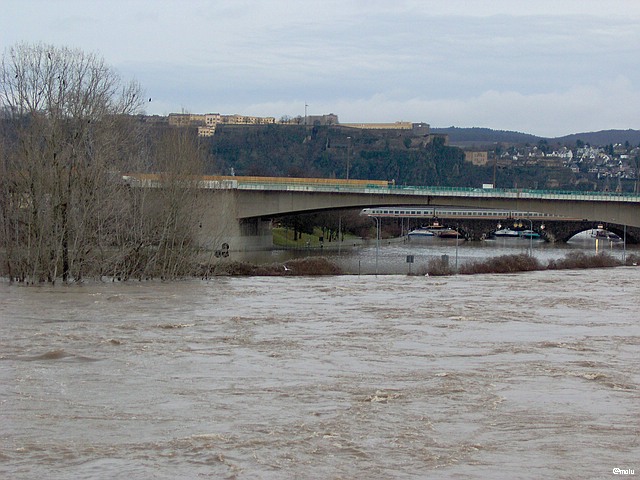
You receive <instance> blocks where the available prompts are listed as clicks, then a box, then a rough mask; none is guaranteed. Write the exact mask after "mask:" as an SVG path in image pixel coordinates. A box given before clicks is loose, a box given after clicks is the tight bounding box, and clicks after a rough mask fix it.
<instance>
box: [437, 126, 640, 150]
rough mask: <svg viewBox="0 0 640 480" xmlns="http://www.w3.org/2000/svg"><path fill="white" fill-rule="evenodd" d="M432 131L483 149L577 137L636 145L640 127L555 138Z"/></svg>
mask: <svg viewBox="0 0 640 480" xmlns="http://www.w3.org/2000/svg"><path fill="white" fill-rule="evenodd" d="M431 131H432V132H434V133H446V134H447V135H449V143H450V144H451V145H455V146H459V147H463V148H464V147H477V148H483V147H484V148H487V147H490V146H491V145H495V144H497V143H502V144H514V145H515V144H526V143H529V144H536V143H538V142H539V141H541V140H545V141H547V142H548V143H551V144H556V143H558V144H561V145H575V143H576V141H577V140H580V141H582V142H584V143H588V144H590V145H599V146H603V145H609V144H614V145H615V144H616V143H619V144H622V145H624V144H625V142H629V144H630V145H640V130H631V129H629V130H602V131H599V132H582V133H574V134H571V135H565V136H563V137H556V138H544V137H538V136H536V135H531V134H528V133H521V132H514V131H508V130H492V129H490V128H478V127H472V128H460V127H447V128H432V129H431Z"/></svg>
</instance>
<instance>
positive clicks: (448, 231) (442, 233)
mask: <svg viewBox="0 0 640 480" xmlns="http://www.w3.org/2000/svg"><path fill="white" fill-rule="evenodd" d="M436 235H437V236H438V237H440V238H458V237H459V236H460V234H459V233H458V232H457V231H456V230H454V229H453V228H445V229H443V230H439V231H438V232H436Z"/></svg>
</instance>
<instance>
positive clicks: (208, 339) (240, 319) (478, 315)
mask: <svg viewBox="0 0 640 480" xmlns="http://www.w3.org/2000/svg"><path fill="white" fill-rule="evenodd" d="M0 326H1V329H2V335H1V337H0V419H1V421H0V439H1V440H0V477H1V478H7V479H78V478H98V479H114V478H122V479H176V478H214V479H219V478H220V479H283V478H296V479H361V478H367V479H392V478H393V479H421V478H425V479H430V478H445V479H446V478H451V479H454V478H456V479H462V478H464V479H485V478H492V479H508V478H509V479H510V478H532V479H534V478H535V479H542V478H560V479H576V478H620V477H621V476H622V475H614V471H615V469H620V470H618V472H620V471H629V470H634V472H635V475H640V387H639V384H640V268H638V267H620V268H615V269H598V270H584V271H545V272H531V273H520V274H513V275H477V276H452V277H440V278H438V277H417V276H413V277H408V276H403V275H395V276H383V275H380V276H364V275H363V276H357V275H354V276H340V277H325V278H308V277H278V278H273V277H271V278H215V279H212V280H208V281H200V280H191V281H182V282H173V283H160V282H146V283H136V282H130V283H126V284H118V283H87V284H84V285H71V286H55V287H52V286H37V287H25V286H18V285H10V284H8V283H0ZM627 478H629V477H627ZM631 478H633V477H631Z"/></svg>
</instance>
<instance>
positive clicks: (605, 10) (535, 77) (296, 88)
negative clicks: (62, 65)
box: [0, 0, 640, 137]
mask: <svg viewBox="0 0 640 480" xmlns="http://www.w3.org/2000/svg"><path fill="white" fill-rule="evenodd" d="M19 42H29V43H37V42H44V43H47V44H53V45H56V46H68V47H74V48H81V49H83V50H85V51H87V52H96V53H99V54H100V55H102V56H103V57H104V58H105V60H106V61H107V63H109V64H110V65H112V66H113V67H114V68H115V69H117V70H118V71H119V72H120V73H121V75H122V76H123V78H125V79H131V78H133V79H136V80H138V81H139V82H140V83H141V84H142V86H143V88H144V89H145V91H146V92H147V94H148V96H149V97H151V98H152V102H151V103H148V104H147V113H149V114H160V115H167V114H169V113H171V112H180V111H187V112H192V113H209V112H211V113H214V112H215V113H222V114H233V113H239V114H245V115H259V116H273V117H276V118H280V117H281V116H283V115H289V116H297V115H304V113H305V104H307V105H308V108H307V111H308V113H309V114H310V115H311V114H323V113H335V114H337V115H338V116H339V119H340V122H342V123H350V122H394V121H400V120H403V121H413V122H419V121H422V122H427V123H429V124H431V126H432V127H447V126H452V125H453V126H459V127H474V126H476V127H489V128H495V129H503V130H517V131H521V132H526V133H533V134H536V135H542V136H549V137H554V136H561V135H565V134H569V133H577V132H585V131H596V130H604V129H610V128H621V129H627V128H633V129H639V128H640V115H639V113H640V64H639V62H638V59H639V58H640V1H637V0H597V1H592V0H575V1H574V0H492V1H486V0H466V1H462V0H438V1H435V0H434V1H431V0H415V1H413V0H406V1H405V0H393V1H392V0H384V1H382V0H381V1H377V0H363V1H349V0H314V1H306V0H298V1H285V0H263V1H248V0H229V1H225V0H220V1H204V0H182V1H178V0H176V1H167V0H164V1H163V0H153V1H152V0H125V1H120V0H105V1H98V0H95V1H92V0H76V1H72V0H55V1H54V0H0V46H1V47H2V51H3V52H4V51H5V49H6V48H7V47H10V46H12V45H15V44H17V43H19Z"/></svg>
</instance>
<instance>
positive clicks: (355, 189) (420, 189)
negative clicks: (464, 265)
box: [237, 182, 640, 203]
mask: <svg viewBox="0 0 640 480" xmlns="http://www.w3.org/2000/svg"><path fill="white" fill-rule="evenodd" d="M237 188H238V189H239V190H274V191H300V192H336V193H338V192H340V193H371V194H393V195H418V196H428V195H431V196H454V197H484V198H491V197H493V198H496V197H502V198H520V199H538V200H578V201H580V200H582V201H593V200H596V201H609V202H611V201H613V202H632V203H636V202H637V203H640V195H638V194H633V193H622V192H580V191H564V190H562V191H561V190H528V189H500V188H492V189H483V188H468V187H429V186H400V185H387V186H381V185H374V184H370V185H366V184H362V185H332V184H324V185H323V184H301V183H295V184H287V183H277V184H275V183H258V182H255V183H244V182H238V187H237Z"/></svg>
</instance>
